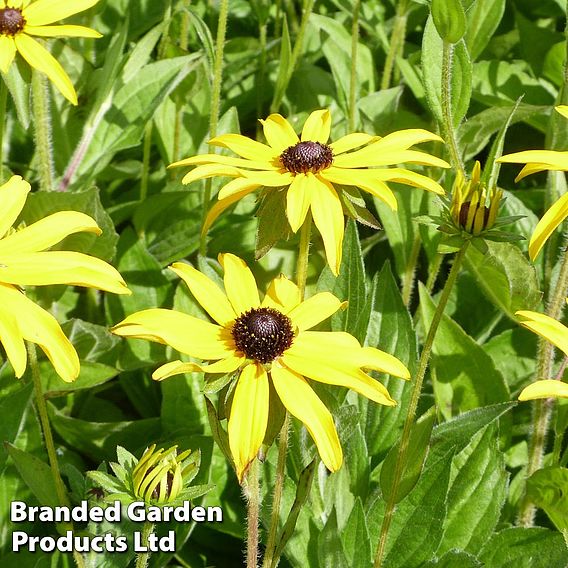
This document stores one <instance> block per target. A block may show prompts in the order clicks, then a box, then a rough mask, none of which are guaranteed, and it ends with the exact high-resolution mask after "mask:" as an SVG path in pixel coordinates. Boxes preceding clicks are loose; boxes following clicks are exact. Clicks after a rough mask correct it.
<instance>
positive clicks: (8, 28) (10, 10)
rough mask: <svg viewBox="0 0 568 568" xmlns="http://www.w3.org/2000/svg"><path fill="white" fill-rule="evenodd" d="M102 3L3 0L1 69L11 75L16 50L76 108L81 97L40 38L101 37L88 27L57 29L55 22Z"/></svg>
mask: <svg viewBox="0 0 568 568" xmlns="http://www.w3.org/2000/svg"><path fill="white" fill-rule="evenodd" d="M98 1H99V0H73V1H71V0H37V1H36V2H33V1H32V2H30V0H0V70H1V71H2V73H7V72H8V69H9V68H10V65H11V64H12V62H13V61H14V57H15V56H16V51H17V52H19V54H20V55H21V56H22V57H23V58H24V59H25V60H26V61H27V62H28V63H29V64H30V65H31V66H32V67H34V68H35V69H37V70H38V71H41V72H42V73H45V74H46V75H47V76H48V77H49V79H50V80H51V81H52V83H53V84H54V85H55V86H56V87H57V88H58V89H59V91H61V94H62V95H63V96H64V97H65V98H67V99H68V100H69V101H71V103H73V104H74V105H76V104H77V94H76V93H75V89H74V88H73V84H72V83H71V79H69V77H68V76H67V73H65V71H64V70H63V67H61V65H60V64H59V63H58V62H57V60H56V59H55V58H54V57H53V56H52V55H51V54H50V53H49V51H47V50H46V49H45V48H44V47H43V46H42V45H41V44H40V43H38V42H37V41H36V40H34V39H33V38H32V37H30V36H39V37H92V38H98V37H101V34H99V33H98V32H96V31H95V30H92V29H91V28H86V27H84V26H69V25H64V26H54V25H51V24H53V23H54V22H57V21H59V20H62V19H64V18H67V17H68V16H72V15H73V14H77V13H78V12H82V11H83V10H87V9H88V8H91V7H92V6H94V5H95V4H96V3H97V2H98Z"/></svg>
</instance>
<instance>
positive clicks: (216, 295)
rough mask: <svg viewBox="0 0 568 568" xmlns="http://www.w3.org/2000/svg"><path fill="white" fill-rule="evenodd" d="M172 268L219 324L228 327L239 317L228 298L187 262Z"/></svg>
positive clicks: (177, 263)
mask: <svg viewBox="0 0 568 568" xmlns="http://www.w3.org/2000/svg"><path fill="white" fill-rule="evenodd" d="M170 268H171V269H172V270H173V271H174V272H175V273H176V274H177V275H178V276H179V277H180V278H182V279H183V280H184V282H185V283H186V284H187V286H188V287H189V289H190V290H191V293H192V294H193V295H194V297H195V299H196V300H197V301H198V302H199V303H200V304H201V305H202V306H203V308H204V309H205V311H206V312H207V313H208V314H209V315H210V316H211V317H212V318H213V319H214V320H215V321H216V322H217V323H218V324H220V325H222V326H223V327H227V326H228V325H229V324H230V323H231V322H232V321H233V320H234V319H235V318H236V317H237V315H236V314H235V310H233V307H232V306H231V304H230V303H229V300H228V299H227V296H226V295H225V294H224V293H223V292H222V291H221V290H220V289H219V287H218V286H217V285H216V284H215V283H214V282H213V281H212V280H210V279H209V278H207V276H205V274H203V273H201V272H199V270H196V269H195V268H193V266H190V265H189V264H186V263H185V262H176V263H174V264H172V266H170Z"/></svg>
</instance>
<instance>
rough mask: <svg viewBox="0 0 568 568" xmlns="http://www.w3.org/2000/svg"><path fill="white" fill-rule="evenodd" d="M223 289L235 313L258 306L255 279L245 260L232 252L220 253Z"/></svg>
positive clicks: (258, 300)
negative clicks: (223, 274) (223, 272)
mask: <svg viewBox="0 0 568 568" xmlns="http://www.w3.org/2000/svg"><path fill="white" fill-rule="evenodd" d="M219 262H220V263H221V266H222V267H223V270H224V271H225V276H224V282H225V291H226V293H227V298H229V302H231V304H232V305H233V308H234V310H235V313H236V314H237V315H240V314H243V313H245V312H246V311H248V310H250V309H252V308H258V307H259V306H260V298H259V296H258V289H257V287H256V280H255V279H254V276H253V275H252V272H251V270H250V268H249V267H248V266H247V264H246V262H245V261H244V260H242V259H240V258H239V257H238V256H235V255H234V254H229V253H226V254H220V255H219Z"/></svg>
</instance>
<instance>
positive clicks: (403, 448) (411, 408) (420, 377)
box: [373, 241, 469, 568]
mask: <svg viewBox="0 0 568 568" xmlns="http://www.w3.org/2000/svg"><path fill="white" fill-rule="evenodd" d="M468 247H469V241H466V242H465V243H464V244H463V246H462V247H461V249H460V250H459V251H458V253H457V254H456V257H455V259H454V264H453V265H452V268H451V270H450V273H449V274H448V279H447V280H446V283H445V284H444V288H443V290H442V293H441V295H440V300H439V302H438V306H437V307H436V311H435V312H434V316H433V318H432V322H431V323H430V328H429V330H428V335H427V336H426V341H425V343H424V347H423V348H422V353H421V354H420V361H419V363H418V370H417V371H416V378H415V380H414V384H413V387H412V393H411V397H410V403H409V405H408V412H407V414H406V420H405V422H404V427H403V430H402V436H401V439H400V447H399V450H398V455H397V459H396V465H395V472H394V479H393V485H392V491H391V494H390V497H389V500H388V501H387V504H386V509H385V514H384V517H383V523H382V526H381V532H380V537H379V543H378V546H377V551H376V554H375V562H374V564H373V567H374V568H379V567H380V566H382V563H383V560H384V556H385V551H386V544H387V538H388V534H389V530H390V526H391V522H392V517H393V513H394V509H395V505H396V503H395V499H396V495H397V493H398V487H399V485H400V482H401V480H402V475H403V472H404V470H405V468H406V462H407V458H408V455H407V454H408V445H409V441H410V433H411V430H412V425H413V424H414V421H415V416H416V409H417V408H418V401H419V399H420V394H421V392H422V383H423V381H424V376H425V374H426V369H427V368H428V362H429V360H430V353H431V351H432V346H433V344H434V339H435V338H436V333H437V331H438V326H439V325H440V322H441V321H442V316H443V315H444V310H445V308H446V304H447V303H448V299H449V297H450V293H451V291H452V289H453V287H454V284H455V283H456V280H457V277H458V275H459V272H460V269H461V266H462V263H463V260H464V258H465V254H466V252H467V249H468Z"/></svg>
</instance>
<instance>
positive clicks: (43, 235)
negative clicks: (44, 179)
mask: <svg viewBox="0 0 568 568" xmlns="http://www.w3.org/2000/svg"><path fill="white" fill-rule="evenodd" d="M82 231H86V232H89V233H95V234H96V235H100V234H101V232H102V231H101V230H100V228H99V226H98V225H97V223H96V221H95V220H94V219H93V218H92V217H89V216H88V215H85V214H84V213H80V212H78V211H59V212H57V213H53V214H52V215H48V216H47V217H44V218H43V219H40V220H39V221H36V222H35V223H32V224H31V225H28V226H27V227H25V228H24V229H21V230H19V231H16V232H15V233H12V234H11V235H8V236H7V237H4V238H3V239H2V240H0V255H6V254H7V255H16V254H20V253H24V252H26V253H27V252H37V251H42V250H45V249H47V248H49V247H52V246H53V245H55V244H57V243H58V242H59V241H61V240H63V239H64V238H65V237H67V236H69V235H72V234H74V233H79V232H82ZM0 264H1V262H0Z"/></svg>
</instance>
